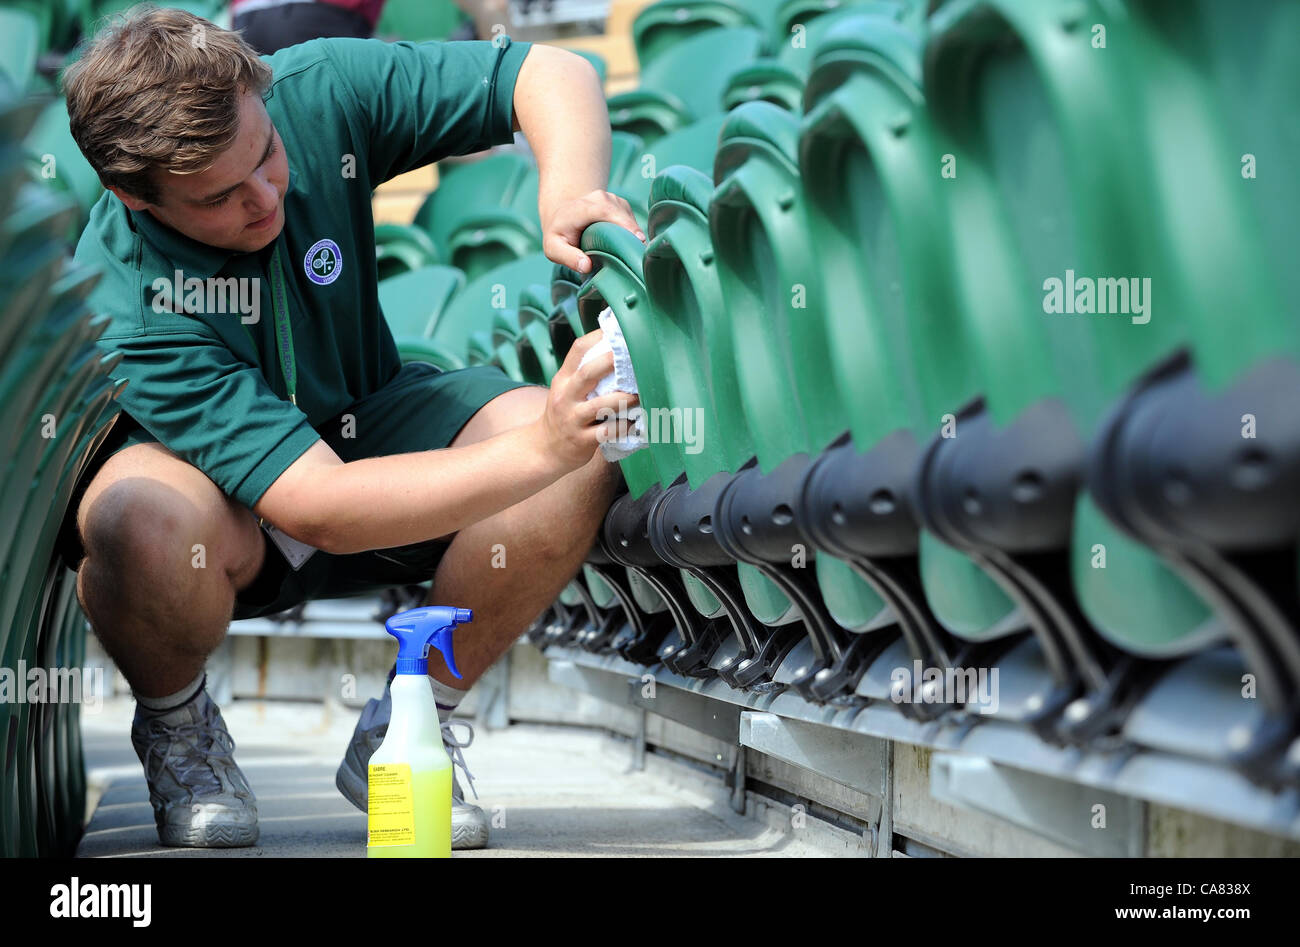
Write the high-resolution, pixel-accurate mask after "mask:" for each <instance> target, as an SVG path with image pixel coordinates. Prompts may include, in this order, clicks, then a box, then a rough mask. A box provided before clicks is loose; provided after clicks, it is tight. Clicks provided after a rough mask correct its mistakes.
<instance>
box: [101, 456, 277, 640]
mask: <svg viewBox="0 0 1300 947" xmlns="http://www.w3.org/2000/svg"><path fill="white" fill-rule="evenodd" d="M145 446H147V447H151V448H152V447H153V446H154V445H141V447H145ZM157 450H158V449H155V451H154V453H152V454H150V455H142V454H137V455H136V456H134V457H131V458H126V459H125V461H124V462H123V463H120V464H119V463H115V461H117V460H118V457H114V458H113V459H112V460H110V461H109V463H108V464H106V465H105V466H104V468H103V469H102V470H101V472H100V474H99V475H98V476H97V477H96V478H95V481H94V482H93V483H92V484H91V486H90V488H89V489H88V490H87V491H86V497H85V499H84V500H83V502H82V506H81V509H80V510H78V517H77V519H78V526H79V528H80V531H81V537H82V544H83V547H84V548H85V551H86V559H85V560H84V561H83V562H82V572H83V575H82V576H81V578H80V580H79V583H78V585H79V590H80V591H82V594H83V595H84V599H83V605H84V606H86V607H87V611H88V613H90V614H91V618H92V620H94V619H95V618H96V615H95V614H94V613H93V611H92V610H100V611H102V610H103V609H104V608H105V607H108V606H110V605H112V604H114V603H120V604H122V605H124V606H125V607H127V608H129V609H130V608H139V607H140V606H142V605H146V604H147V605H148V606H149V610H150V611H154V610H158V609H162V610H165V609H167V608H168V607H169V606H171V607H174V606H176V605H177V604H179V603H181V602H184V601H185V600H188V599H193V598H194V597H195V596H196V593H197V592H199V591H200V590H201V589H202V590H203V591H206V592H207V593H208V594H207V595H202V596H198V601H199V602H200V603H202V604H210V603H211V600H212V598H211V597H212V595H213V593H217V597H218V598H220V597H222V595H221V594H220V593H222V592H225V591H227V590H228V591H229V597H230V598H231V600H232V601H233V595H234V590H235V589H238V588H242V587H243V586H245V585H247V584H248V583H249V582H251V581H252V580H253V578H254V577H255V576H256V574H257V570H258V569H259V568H260V567H261V562H262V558H263V555H264V547H263V544H262V541H261V535H260V533H259V531H258V529H257V526H256V523H255V521H254V519H253V516H252V513H250V512H249V511H248V510H245V509H243V508H242V507H240V506H238V505H237V504H233V503H231V502H230V501H229V500H228V499H227V498H226V497H225V496H223V495H222V494H221V492H220V491H219V490H218V489H217V488H216V486H215V485H214V484H213V483H212V482H211V481H210V480H208V479H207V478H206V477H204V476H203V475H202V474H201V473H199V472H198V471H197V470H196V469H194V468H192V467H190V468H189V470H185V469H184V467H188V465H184V462H183V461H180V460H179V458H176V457H175V455H169V454H168V455H165V454H160V453H158V452H157ZM135 451H137V448H131V449H130V450H129V451H124V452H123V454H127V453H132V452H135ZM177 465H183V466H177ZM214 584H216V585H219V586H221V587H222V588H211V587H208V586H212V585H214ZM205 587H207V588H205ZM110 589H111V590H112V591H113V593H114V594H112V595H111V596H110V595H97V594H96V592H99V591H105V592H106V591H108V590H110ZM103 599H107V600H108V601H103Z"/></svg>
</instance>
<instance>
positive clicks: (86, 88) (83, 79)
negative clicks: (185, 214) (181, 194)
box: [62, 4, 271, 204]
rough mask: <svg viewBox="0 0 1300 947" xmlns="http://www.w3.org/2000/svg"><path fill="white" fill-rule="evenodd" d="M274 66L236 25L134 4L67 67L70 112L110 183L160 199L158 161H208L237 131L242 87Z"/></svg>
mask: <svg viewBox="0 0 1300 947" xmlns="http://www.w3.org/2000/svg"><path fill="white" fill-rule="evenodd" d="M270 84H271V67H270V66H268V65H267V64H266V63H264V62H263V61H262V60H261V59H259V58H258V55H257V52H256V51H255V50H254V49H253V48H252V47H251V46H249V45H248V43H246V42H245V41H244V38H243V37H242V36H240V35H239V34H238V33H235V32H232V31H230V30H223V29H222V28H221V27H219V26H217V25H216V24H214V23H210V22H209V21H207V20H205V19H203V18H202V17H198V16H195V15H194V14H192V13H187V12H186V11H184V10H175V9H158V8H157V7H155V6H153V5H152V4H141V5H140V6H136V7H132V8H131V9H130V10H129V11H127V12H126V13H125V14H118V15H117V16H115V17H113V18H112V19H111V20H109V21H107V25H106V26H104V27H103V28H102V29H101V30H100V31H99V32H98V33H96V34H95V37H94V39H93V40H92V41H91V42H90V44H89V45H88V46H87V47H86V49H85V51H84V53H83V54H82V56H81V58H80V59H79V60H78V61H76V62H75V63H73V64H72V65H71V66H69V67H68V68H67V70H66V71H65V72H64V74H63V79H62V85H63V92H64V94H65V95H66V96H67V99H68V118H69V124H70V126H71V130H72V137H73V138H74V139H76V142H77V146H78V147H79V148H80V149H81V152H82V154H84V155H85V156H86V160H87V161H89V162H90V166H91V167H92V168H94V169H95V172H96V173H97V174H98V175H99V180H100V182H101V183H102V184H103V185H104V186H105V187H110V186H112V187H120V188H121V189H122V190H123V191H125V192H126V193H128V194H130V195H131V196H133V197H136V198H139V199H140V200H143V201H146V202H147V203H150V204H160V203H161V202H162V190H161V187H160V186H159V182H158V179H157V178H156V176H155V174H154V172H155V171H163V172H171V173H173V174H195V173H197V172H200V171H205V170H207V169H208V168H209V167H211V166H212V164H213V163H214V162H215V161H216V159H217V157H218V156H219V155H220V154H221V153H222V152H223V151H225V150H226V149H227V148H229V147H230V145H231V144H232V143H233V142H234V140H235V137H236V135H237V134H238V132H239V97H240V95H242V94H244V93H245V92H247V91H255V92H256V93H257V94H258V95H263V94H265V92H266V90H267V89H268V88H269V87H270Z"/></svg>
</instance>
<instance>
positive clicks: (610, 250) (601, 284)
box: [578, 223, 676, 497]
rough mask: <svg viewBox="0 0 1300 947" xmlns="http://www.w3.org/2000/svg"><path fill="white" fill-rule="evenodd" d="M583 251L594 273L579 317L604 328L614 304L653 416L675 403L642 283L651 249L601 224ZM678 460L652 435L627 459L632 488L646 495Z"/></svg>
mask: <svg viewBox="0 0 1300 947" xmlns="http://www.w3.org/2000/svg"><path fill="white" fill-rule="evenodd" d="M582 249H583V251H584V252H585V253H586V254H587V256H588V257H589V258H590V259H591V263H592V272H591V275H590V276H589V277H588V278H587V280H586V282H584V283H583V285H582V289H581V291H580V292H579V294H578V318H579V320H580V321H581V323H582V326H583V328H584V329H585V330H587V331H591V330H593V329H596V328H599V323H598V321H597V317H598V316H599V315H600V312H601V310H603V309H604V308H605V307H606V306H608V307H609V308H610V309H611V310H612V311H613V313H614V316H615V318H617V319H618V324H619V327H620V328H621V329H622V330H623V338H624V340H625V341H626V342H627V348H628V354H629V355H630V356H631V358H632V371H633V372H634V373H635V375H636V381H637V390H638V392H639V394H640V401H641V407H642V408H643V409H644V410H645V411H646V412H647V414H649V413H650V412H651V411H652V410H653V409H654V408H656V407H660V408H662V407H666V406H668V405H670V403H671V402H670V400H669V393H668V387H667V382H666V380H665V378H664V365H663V361H662V357H661V353H660V351H659V347H658V344H657V340H656V335H655V331H656V326H655V320H654V313H653V312H652V310H651V306H650V302H649V300H648V298H647V297H646V293H645V284H644V283H643V282H642V275H641V257H642V254H643V253H644V252H645V246H644V245H643V244H642V243H641V241H640V240H638V239H637V238H636V236H635V235H634V234H633V233H631V232H630V231H628V230H626V229H624V228H623V227H620V226H618V225H616V224H611V223H596V224H592V225H591V226H590V227H588V228H587V229H586V230H585V231H584V232H583V234H582ZM648 420H649V418H647V421H648ZM675 460H676V457H675V452H674V450H673V445H672V444H666V443H654V437H653V433H652V436H651V444H650V446H649V447H648V448H646V449H644V450H640V451H637V452H636V453H634V454H632V455H631V456H630V457H628V458H626V459H625V460H623V461H621V463H622V466H623V476H624V479H626V480H627V485H628V490H629V491H630V492H631V493H632V495H633V496H634V497H637V496H640V495H641V494H642V493H644V492H645V491H646V490H647V489H649V487H650V486H651V485H652V484H653V483H655V482H657V481H659V480H661V479H662V475H661V473H660V471H661V470H662V469H664V468H667V469H671V468H672V465H673V462H674V461H675Z"/></svg>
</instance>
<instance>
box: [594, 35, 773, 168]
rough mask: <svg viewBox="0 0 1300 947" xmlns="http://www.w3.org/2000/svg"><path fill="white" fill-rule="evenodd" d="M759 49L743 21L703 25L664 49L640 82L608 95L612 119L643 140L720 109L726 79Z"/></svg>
mask: <svg viewBox="0 0 1300 947" xmlns="http://www.w3.org/2000/svg"><path fill="white" fill-rule="evenodd" d="M762 48H763V34H762V33H761V32H760V31H759V30H757V29H755V28H753V27H747V26H737V27H721V28H717V29H711V30H705V31H704V32H702V33H698V34H696V35H694V36H691V37H689V38H688V39H685V40H683V41H682V42H680V43H676V44H674V45H673V47H672V48H671V49H669V50H667V51H665V52H664V53H663V54H662V55H661V56H659V57H658V58H656V59H655V60H654V62H652V63H651V64H650V65H649V66H648V67H647V68H645V69H643V70H642V72H641V84H640V87H639V88H637V89H634V90H632V91H630V92H622V93H619V94H618V95H614V96H611V97H610V99H609V116H610V124H611V125H612V126H613V127H614V128H615V129H617V130H620V131H628V132H632V133H633V134H637V135H640V136H641V137H642V138H643V139H644V140H645V141H646V142H647V144H650V143H652V142H653V141H654V139H656V138H660V137H662V136H663V135H666V134H668V133H669V132H671V131H675V130H676V129H678V128H681V127H682V126H684V125H688V124H690V123H691V122H692V121H695V120H698V119H701V118H705V117H707V116H709V115H713V114H714V113H716V112H719V111H721V110H722V93H723V90H724V89H725V88H726V85H727V80H728V78H730V76H731V75H732V74H733V73H734V72H735V71H736V70H737V69H739V68H740V67H741V66H744V65H747V64H748V63H750V62H752V61H753V60H754V59H755V58H756V57H757V56H758V55H759V54H760V53H761V52H762Z"/></svg>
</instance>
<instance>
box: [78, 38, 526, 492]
mask: <svg viewBox="0 0 1300 947" xmlns="http://www.w3.org/2000/svg"><path fill="white" fill-rule="evenodd" d="M528 48H529V44H527V43H514V42H510V41H509V40H508V39H507V38H504V37H503V38H502V39H500V40H498V41H497V42H496V43H493V42H460V43H438V42H428V43H406V42H402V43H385V42H382V41H380V40H375V39H367V40H363V39H350V38H348V39H343V38H331V39H319V40H313V41H311V42H308V43H303V44H301V45H298V46H292V47H289V48H287V49H283V50H280V51H279V52H277V53H275V54H274V55H271V56H266V57H263V58H264V60H265V61H266V63H267V64H268V65H269V66H270V67H271V69H272V70H273V73H274V79H273V82H272V85H271V87H270V89H269V90H268V91H267V93H266V95H265V96H264V100H265V102H266V109H267V112H268V113H269V114H270V117H271V120H272V121H273V122H274V123H275V127H276V129H277V130H278V131H279V133H280V137H281V139H282V140H283V142H284V147H285V153H286V155H287V158H288V162H289V188H288V192H287V193H286V195H285V201H284V228H283V231H282V233H281V234H280V236H279V237H278V238H277V239H276V242H275V244H272V245H271V246H268V247H266V248H265V249H264V250H261V251H258V252H256V253H241V252H236V251H231V250H220V249H216V248H214V247H210V246H207V245H205V244H202V243H199V242H197V241H195V240H192V239H190V238H189V237H186V236H184V235H183V234H181V233H179V232H177V231H175V230H173V229H171V228H170V227H167V226H166V225H164V224H161V223H159V222H158V221H157V220H155V219H154V218H153V217H152V216H151V215H150V214H149V213H148V212H141V213H135V212H133V211H130V210H128V209H127V208H126V206H125V205H124V204H123V203H122V202H121V201H120V200H118V199H117V197H115V196H114V195H113V194H111V193H107V192H106V193H105V194H104V196H103V197H102V198H101V199H100V200H99V202H98V203H97V204H96V205H95V207H94V208H93V210H92V211H91V216H90V223H89V225H88V226H87V227H86V230H85V232H84V233H83V234H82V237H81V240H80V242H79V243H78V245H77V250H76V259H77V261H78V262H79V263H84V264H88V265H91V266H94V267H96V268H97V269H99V270H100V271H101V272H102V274H103V277H102V278H101V280H100V282H99V283H98V284H97V285H96V287H95V288H94V290H93V291H92V293H91V296H90V305H91V308H92V309H93V310H94V311H96V312H99V313H101V314H104V315H107V316H108V317H110V320H111V321H110V324H109V327H108V329H107V331H106V332H105V333H104V335H103V336H102V338H101V339H100V342H99V344H100V346H101V347H102V348H104V349H106V350H108V351H116V352H120V353H121V354H122V359H121V361H120V362H119V363H118V365H117V368H116V369H115V370H114V373H113V374H114V376H115V377H117V378H120V379H125V380H126V381H127V386H126V388H125V389H124V390H123V392H122V394H121V396H120V403H121V405H122V408H123V411H124V413H125V414H126V415H127V416H126V417H124V418H122V419H121V422H120V423H126V424H127V425H129V426H132V427H134V426H135V425H139V426H140V427H143V428H144V429H145V430H146V431H148V432H149V434H151V435H153V437H155V438H157V439H158V440H159V441H160V442H161V443H162V444H164V445H165V446H166V447H168V448H170V449H171V450H173V451H175V452H176V453H177V454H178V455H180V456H181V457H182V458H184V459H185V460H186V461H188V462H189V463H191V464H193V465H194V466H196V467H198V468H199V469H200V470H202V471H203V472H204V473H205V474H207V475H208V477H210V478H211V479H212V481H213V482H214V483H215V484H216V485H217V486H218V487H219V488H221V490H222V491H223V492H224V493H226V494H227V495H229V496H231V497H233V498H234V499H235V500H237V501H238V502H240V503H242V504H243V505H245V506H247V507H252V506H253V505H254V504H255V503H257V501H258V500H259V499H260V498H261V496H262V494H263V493H265V492H266V489H267V488H268V487H269V486H270V485H271V484H272V483H274V482H275V480H276V478H278V477H279V476H280V474H282V473H283V472H284V471H285V470H286V469H287V468H288V467H289V466H290V465H291V464H292V463H293V462H294V461H295V460H297V459H298V458H299V457H300V456H302V454H303V453H304V452H305V451H306V450H307V449H308V448H309V447H311V446H312V445H313V444H314V443H316V441H317V440H318V439H319V438H320V435H319V434H318V433H317V429H322V426H323V425H324V424H326V423H327V422H330V421H332V420H333V419H336V418H337V417H338V415H339V414H340V413H342V412H343V411H344V410H345V409H346V408H347V407H348V406H349V405H352V404H354V403H356V402H357V401H358V400H360V399H361V398H364V397H365V396H367V395H369V394H372V393H373V392H375V391H376V390H378V389H380V388H382V387H383V386H384V385H385V384H386V383H387V382H388V381H389V380H390V379H392V378H393V376H394V375H395V374H396V373H397V371H398V369H399V368H400V365H401V362H400V359H399V357H398V354H397V348H396V346H395V345H394V344H393V337H392V333H391V332H390V331H389V329H388V324H387V322H386V321H385V320H384V318H383V315H382V313H381V311H380V308H379V299H378V294H377V284H378V279H377V275H376V265H375V234H374V220H373V218H372V216H371V192H372V191H373V190H374V188H375V187H377V186H378V185H379V184H382V183H383V182H384V181H387V180H389V179H390V178H393V177H395V176H396V175H398V174H402V173H403V172H406V171H410V170H411V169H413V168H418V167H422V166H423V165H426V164H429V163H430V162H433V161H437V160H439V159H440V158H443V157H446V156H448V155H458V154H467V153H470V152H474V151H480V150H483V149H485V148H488V147H490V146H492V145H495V144H502V143H505V142H509V141H510V140H511V139H512V130H511V125H512V114H513V112H512V102H513V98H514V86H515V79H516V77H517V76H518V73H519V68H520V66H521V64H522V63H523V60H524V56H525V55H526V54H527V51H528ZM277 244H278V246H279V256H280V260H281V269H282V271H283V273H284V285H285V295H286V296H287V302H288V306H287V310H288V313H289V314H290V325H291V327H292V345H293V352H294V355H295V361H296V363H297V393H296V394H297V406H294V405H293V404H291V403H290V402H289V400H288V394H287V389H286V384H285V379H284V377H283V375H284V373H283V370H282V368H281V363H280V359H279V356H278V353H277V349H276V331H275V319H274V317H273V309H272V305H271V292H272V283H271V279H270V272H269V267H270V260H271V252H272V250H273V248H274V247H275V246H276V245H277ZM177 271H180V273H181V274H182V276H183V281H182V282H181V283H180V284H179V288H180V289H181V290H182V291H181V292H179V293H177V294H175V298H173V294H172V293H171V291H170V289H169V288H168V287H170V286H173V285H177V284H176V278H175V277H176V274H177ZM230 278H235V279H236V280H240V281H241V283H230V282H228V280H229V279H230ZM160 279H162V280H165V281H166V283H156V281H157V280H160ZM191 279H196V280H199V281H202V282H200V283H189V284H188V286H187V284H186V283H185V282H184V281H188V280H191ZM210 280H211V281H210ZM214 280H222V281H223V282H221V283H216V282H215V281H214ZM240 285H242V286H243V287H245V288H246V296H245V297H242V298H241V297H239V296H237V295H233V294H232V291H231V289H230V287H238V286H240ZM196 287H202V292H195V291H194V290H195V288H196ZM209 287H214V290H213V292H209V291H208V290H209ZM223 287H225V288H223ZM234 292H238V289H235V290H234ZM259 293H260V297H259V302H258V304H257V308H256V310H254V303H253V299H254V298H255V297H256V296H257V295H258V294H259ZM237 307H242V309H241V308H237ZM227 308H230V309H234V310H235V311H214V310H225V309H227ZM159 310H161V311H159ZM255 311H256V312H257V321H256V322H246V320H251V319H252V317H253V313H254V312H255Z"/></svg>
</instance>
